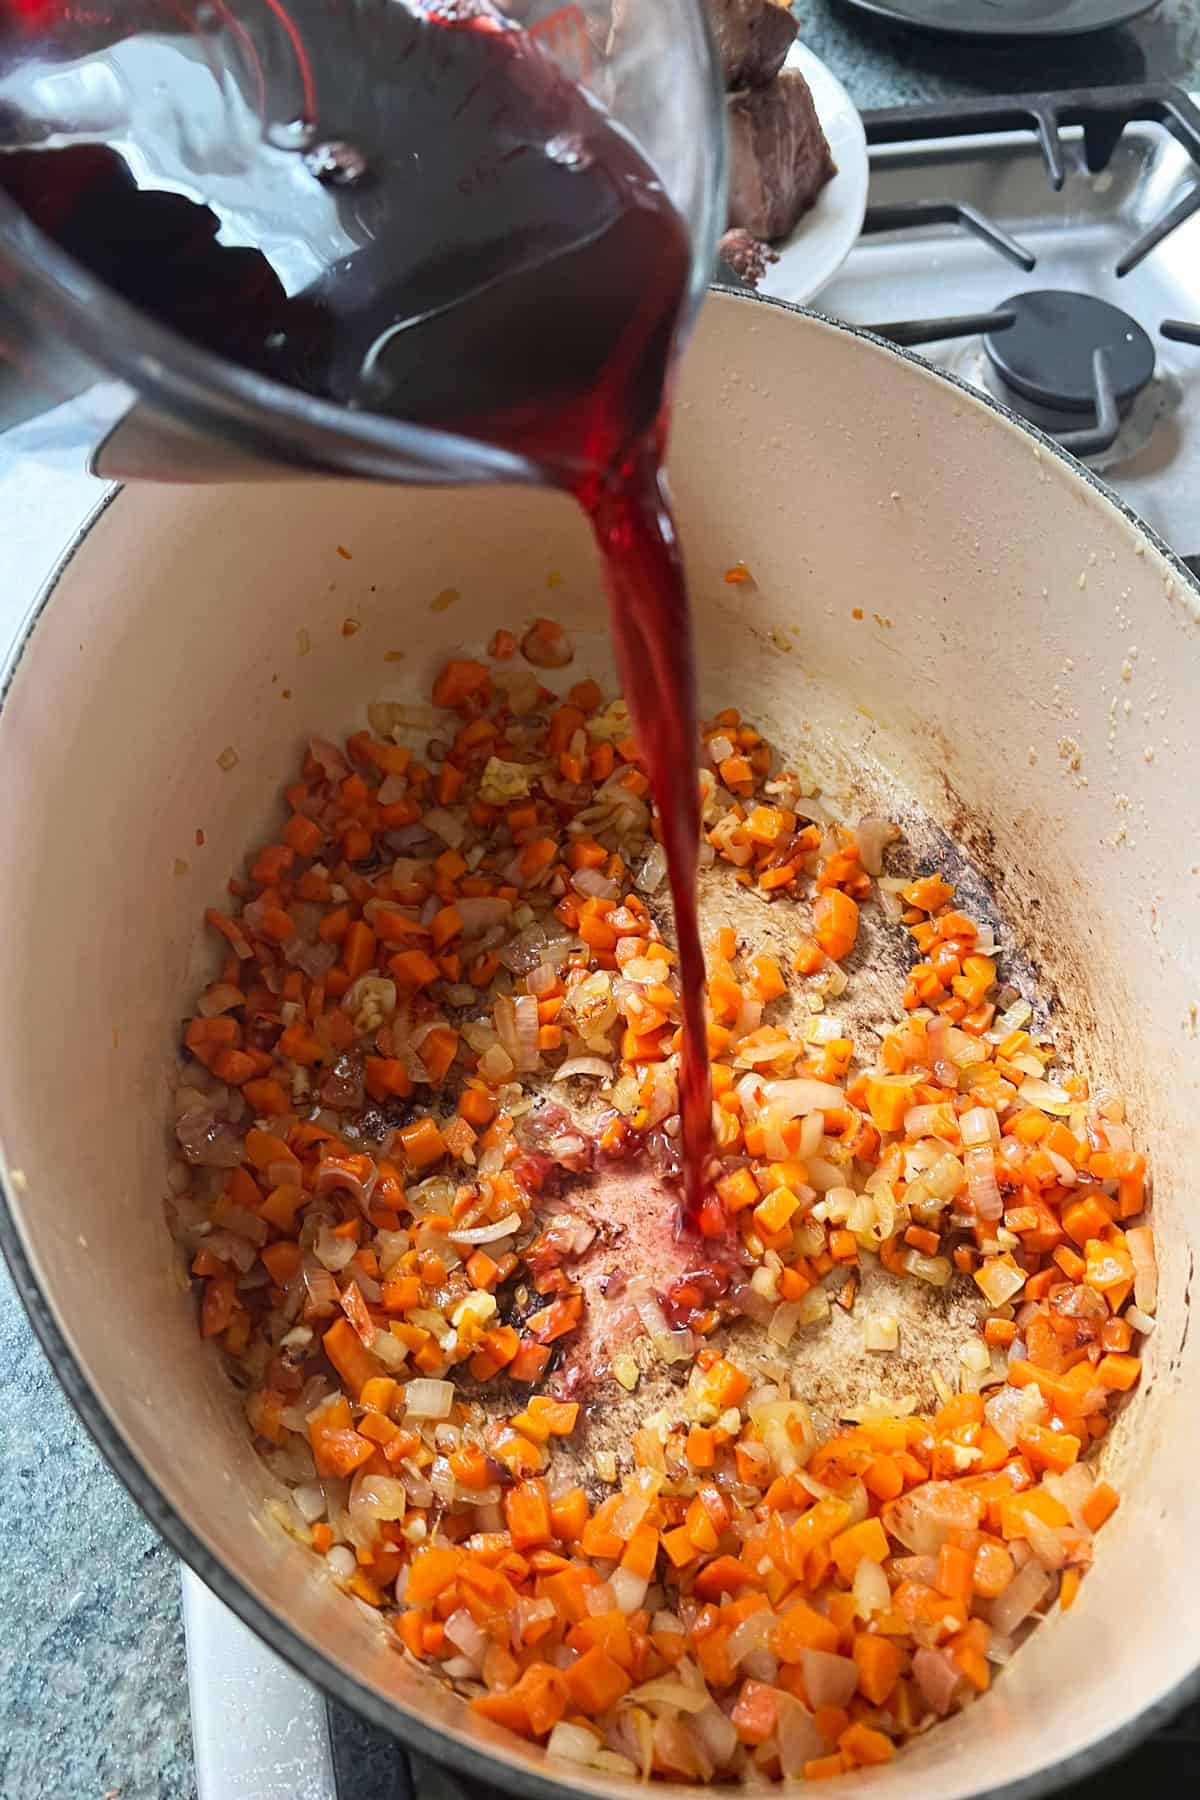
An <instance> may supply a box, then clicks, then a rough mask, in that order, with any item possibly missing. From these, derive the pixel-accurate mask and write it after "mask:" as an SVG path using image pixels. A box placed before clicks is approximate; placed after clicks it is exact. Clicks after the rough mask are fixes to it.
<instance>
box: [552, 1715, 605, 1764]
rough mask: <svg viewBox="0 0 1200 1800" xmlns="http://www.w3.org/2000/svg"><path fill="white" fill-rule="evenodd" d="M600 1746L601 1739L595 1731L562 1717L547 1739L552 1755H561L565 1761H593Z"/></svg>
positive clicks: (585, 1762)
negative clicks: (573, 1723) (572, 1723)
mask: <svg viewBox="0 0 1200 1800" xmlns="http://www.w3.org/2000/svg"><path fill="white" fill-rule="evenodd" d="M600 1748H601V1746H600V1741H599V1739H598V1738H597V1737H596V1734H595V1733H594V1732H592V1731H588V1730H587V1728H586V1726H583V1725H571V1724H568V1722H567V1720H566V1719H560V1720H559V1721H558V1724H557V1725H556V1726H555V1727H554V1730H553V1731H552V1732H551V1733H550V1736H549V1737H548V1738H547V1739H546V1749H547V1750H548V1751H549V1753H550V1755H551V1756H561V1757H562V1759H563V1761H564V1762H573V1763H584V1764H587V1763H591V1762H593V1761H594V1760H595V1758H596V1755H597V1753H598V1752H599V1751H600Z"/></svg>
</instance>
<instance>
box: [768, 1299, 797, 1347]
mask: <svg viewBox="0 0 1200 1800" xmlns="http://www.w3.org/2000/svg"><path fill="white" fill-rule="evenodd" d="M800 1306H801V1302H800V1301H799V1300H785V1301H784V1302H783V1304H782V1306H777V1307H776V1308H775V1311H774V1313H773V1314H772V1316H771V1323H770V1324H769V1325H768V1326H767V1336H768V1337H769V1338H770V1340H771V1342H772V1343H773V1344H779V1345H780V1346H781V1347H782V1346H786V1345H787V1344H790V1343H791V1341H792V1338H793V1337H794V1336H795V1332H796V1327H797V1325H798V1324H799V1323H800Z"/></svg>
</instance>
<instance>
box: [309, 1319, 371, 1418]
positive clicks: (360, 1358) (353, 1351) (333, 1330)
mask: <svg viewBox="0 0 1200 1800" xmlns="http://www.w3.org/2000/svg"><path fill="white" fill-rule="evenodd" d="M321 1343H322V1346H323V1348H324V1351H325V1354H326V1356H327V1357H328V1358H329V1360H330V1362H331V1363H332V1364H333V1366H334V1368H335V1369H336V1370H337V1372H338V1374H339V1375H340V1377H341V1379H342V1380H343V1381H344V1382H345V1384H346V1386H347V1388H349V1390H350V1392H351V1393H352V1394H353V1395H354V1397H355V1399H357V1398H358V1396H359V1394H360V1393H361V1392H362V1390H363V1388H364V1387H365V1385H366V1383H367V1382H368V1381H370V1380H371V1378H372V1376H376V1375H381V1374H382V1373H383V1370H382V1369H381V1367H380V1365H379V1363H378V1361H377V1360H376V1358H375V1357H374V1356H372V1355H371V1352H370V1351H369V1350H368V1349H367V1348H366V1347H365V1345H364V1344H363V1342H362V1340H361V1338H360V1337H359V1335H358V1333H357V1332H356V1331H355V1329H354V1327H353V1325H351V1323H350V1321H349V1319H335V1320H334V1322H333V1324H332V1325H331V1326H330V1327H329V1330H328V1331H327V1332H326V1333H325V1335H324V1337H323V1338H322V1339H321Z"/></svg>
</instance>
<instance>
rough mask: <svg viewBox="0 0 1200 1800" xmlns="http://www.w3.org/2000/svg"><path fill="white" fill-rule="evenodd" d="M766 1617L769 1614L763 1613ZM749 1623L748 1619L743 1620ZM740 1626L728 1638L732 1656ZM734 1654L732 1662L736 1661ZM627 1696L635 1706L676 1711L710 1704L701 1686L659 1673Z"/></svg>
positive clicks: (696, 1709)
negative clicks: (667, 1708) (694, 1685)
mask: <svg viewBox="0 0 1200 1800" xmlns="http://www.w3.org/2000/svg"><path fill="white" fill-rule="evenodd" d="M765 1616H766V1617H767V1618H769V1617H770V1615H769V1614H766V1615H765ZM745 1623H747V1624H748V1623H749V1621H748V1620H747V1621H745ZM741 1629H742V1627H741V1626H740V1625H739V1626H738V1628H737V1630H736V1631H735V1632H734V1633H733V1637H731V1638H730V1640H729V1653H730V1655H731V1656H733V1638H735V1637H736V1636H737V1633H738V1631H740V1630H741ZM737 1660H738V1659H737V1657H736V1656H734V1662H735V1663H736V1662H737ZM627 1698H628V1699H629V1700H630V1701H631V1702H632V1704H633V1705H635V1706H655V1705H657V1706H670V1707H673V1708H674V1710H675V1711H676V1712H683V1713H700V1712H703V1711H704V1709H705V1707H706V1706H711V1705H712V1701H711V1700H710V1699H709V1697H708V1694H707V1692H706V1691H705V1690H704V1689H703V1688H690V1687H685V1686H684V1684H683V1682H682V1681H674V1680H672V1679H671V1677H670V1676H667V1675H660V1676H659V1677H658V1678H657V1680H654V1681H644V1682H643V1683H642V1685H641V1687H637V1688H634V1690H633V1692H632V1693H631V1694H629V1695H628V1696H627Z"/></svg>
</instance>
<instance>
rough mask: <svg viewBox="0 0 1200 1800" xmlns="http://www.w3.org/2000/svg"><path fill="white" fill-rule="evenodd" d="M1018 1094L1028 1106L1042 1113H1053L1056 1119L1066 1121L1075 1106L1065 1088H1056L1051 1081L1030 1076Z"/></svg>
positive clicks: (1022, 1084)
mask: <svg viewBox="0 0 1200 1800" xmlns="http://www.w3.org/2000/svg"><path fill="white" fill-rule="evenodd" d="M1017 1094H1018V1097H1019V1098H1020V1099H1022V1100H1023V1101H1024V1102H1025V1104H1026V1106H1036V1107H1039V1108H1040V1110H1041V1111H1042V1112H1048V1113H1053V1114H1054V1115H1055V1117H1056V1118H1061V1119H1065V1118H1066V1116H1067V1114H1068V1113H1069V1112H1070V1111H1071V1108H1072V1107H1073V1106H1074V1105H1075V1102H1074V1100H1072V1098H1071V1096H1070V1094H1068V1092H1067V1090H1066V1089H1065V1088H1060V1087H1055V1086H1054V1085H1053V1083H1051V1082H1049V1081H1043V1080H1039V1079H1038V1078H1037V1077H1036V1076H1033V1075H1030V1076H1027V1077H1026V1079H1025V1080H1024V1081H1023V1082H1022V1083H1021V1085H1020V1087H1019V1088H1018V1089H1017Z"/></svg>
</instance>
